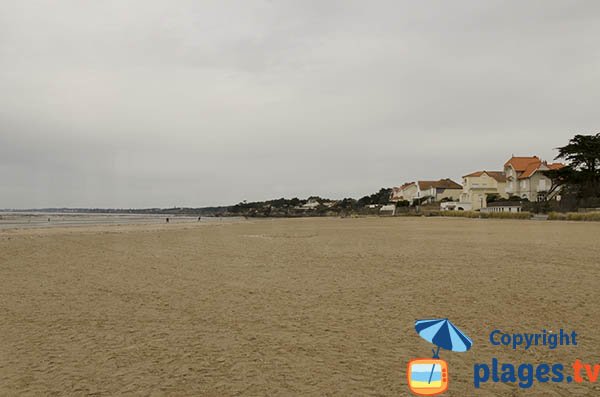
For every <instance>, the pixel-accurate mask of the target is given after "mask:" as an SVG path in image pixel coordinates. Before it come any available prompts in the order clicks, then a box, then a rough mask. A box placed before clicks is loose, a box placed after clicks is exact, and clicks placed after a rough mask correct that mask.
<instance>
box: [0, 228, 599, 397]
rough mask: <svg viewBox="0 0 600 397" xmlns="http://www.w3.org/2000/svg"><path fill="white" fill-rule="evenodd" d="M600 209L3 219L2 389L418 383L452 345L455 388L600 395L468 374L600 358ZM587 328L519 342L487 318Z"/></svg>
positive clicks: (224, 392)
mask: <svg viewBox="0 0 600 397" xmlns="http://www.w3.org/2000/svg"><path fill="white" fill-rule="evenodd" d="M599 258H600V224H598V223H596V224H593V223H570V222H535V221H511V220H476V219H441V218H427V219H425V218H423V219H420V218H366V219H331V218H330V219H294V220H264V221H249V222H241V223H234V224H223V225H217V224H213V225H210V224H206V225H204V224H198V225H142V226H101V227H85V228H71V229H47V230H22V231H14V230H4V231H0V294H1V299H0V319H1V322H0V395H3V396H4V395H17V394H29V395H106V396H108V395H117V394H133V395H182V396H183V395H212V396H229V395H250V396H254V395H282V396H283V395H302V396H304V395H314V396H321V395H340V396H349V395H386V396H400V395H408V391H407V388H406V381H405V367H406V364H407V362H408V361H409V360H410V359H411V358H417V357H429V356H430V354H431V345H430V344H429V343H427V342H426V341H424V340H422V339H421V338H419V337H418V335H417V334H416V333H415V331H414V327H413V324H414V320H415V319H417V318H426V317H449V318H450V319H451V320H452V321H453V322H454V323H455V324H456V325H458V326H460V327H461V328H462V329H463V330H464V331H465V332H466V333H467V334H469V335H470V336H471V338H472V339H473V341H474V346H473V349H472V350H471V351H469V352H467V353H451V352H444V351H442V354H441V356H442V358H444V359H446V360H447V361H448V364H449V371H450V379H451V382H450V391H449V393H448V395H452V396H470V395H508V396H510V395H517V394H522V395H540V396H541V395H545V396H552V395H565V396H566V395H597V394H600V389H599V388H600V383H598V385H590V384H581V385H576V384H566V383H564V384H555V383H548V384H539V383H536V384H534V386H533V388H532V389H529V390H527V391H522V390H520V389H518V388H517V387H516V386H515V385H508V384H493V383H487V384H484V385H483V387H482V388H481V389H480V390H478V391H476V390H475V389H474V387H473V380H472V377H473V364H474V363H477V362H488V363H489V362H490V360H491V358H492V357H498V358H499V359H500V360H505V361H508V362H513V363H516V364H519V363H521V362H531V363H540V362H550V363H552V362H562V363H565V364H569V363H570V362H571V361H573V360H574V359H575V358H580V359H583V360H587V361H589V362H593V363H600V332H599V327H600V306H599V304H598V298H599V294H598V288H599V286H600V283H599V281H600V266H599V263H598V262H599ZM561 327H562V328H564V329H565V330H568V331H570V330H576V331H577V332H578V334H579V346H577V347H563V348H558V349H556V350H553V351H551V350H549V349H547V348H544V347H538V348H533V349H532V350H530V351H528V352H523V351H517V352H513V351H512V350H510V349H507V348H500V347H493V346H491V345H490V344H489V342H488V335H489V332H490V331H491V330H493V329H494V328H500V329H503V330H507V331H511V332H539V331H540V330H541V329H543V328H545V329H552V330H555V331H557V330H558V329H559V328H561Z"/></svg>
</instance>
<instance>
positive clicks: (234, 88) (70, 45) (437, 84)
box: [0, 0, 600, 208]
mask: <svg viewBox="0 0 600 397" xmlns="http://www.w3.org/2000/svg"><path fill="white" fill-rule="evenodd" d="M599 38H600V2H598V1H595V0H591V1H549V0H543V1H542V0H540V1H523V0H519V1H479V0H473V1H456V0H454V1H389V2H376V1H356V2H352V1H339V2H338V1H323V0H318V1H312V2H311V1H305V0H302V1H300V0H298V1H248V0H243V1H241V0H240V1H236V2H233V1H214V2H209V1H197V0H196V1H181V0H177V1H174V0H171V1H169V0H164V1H154V0H142V1H124V0H118V1H106V0H103V1H82V0H73V1H67V0H53V1H34V0H31V1H28V0H15V1H5V0H0V93H1V94H0V208H30V207H63V206H69V207H120V208H121V207H124V208H129V207H169V206H206V205H219V204H234V203H236V202H239V201H241V200H244V199H247V200H263V199H269V198H276V197H282V196H285V197H294V196H298V197H301V198H302V197H306V196H308V195H313V194H316V195H320V196H324V197H331V198H342V197H348V196H350V197H355V198H357V197H360V196H362V195H365V194H368V193H371V192H373V191H376V190H378V189H379V188H380V187H382V186H386V187H388V186H394V185H400V184H401V183H403V182H406V181H410V180H416V179H439V178H445V177H451V178H455V179H456V180H457V181H458V182H460V180H459V179H458V178H460V176H461V175H464V174H466V173H469V172H472V171H476V170H480V169H487V170H495V169H501V167H502V164H503V163H504V161H506V160H507V158H508V157H510V155H511V154H513V153H514V154H515V155H533V154H537V155H538V156H542V157H543V158H546V159H549V160H551V159H552V158H553V157H554V156H555V154H556V153H555V151H554V150H553V148H555V147H557V146H560V145H564V144H566V143H567V141H568V139H569V138H570V137H571V136H572V135H573V134H575V133H592V132H598V131H599V130H600V128H599V127H600V111H599V106H600V40H599Z"/></svg>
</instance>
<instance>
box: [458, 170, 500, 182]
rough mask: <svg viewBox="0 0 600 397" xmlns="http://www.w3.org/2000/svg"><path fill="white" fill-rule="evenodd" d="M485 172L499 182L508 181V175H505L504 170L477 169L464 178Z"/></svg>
mask: <svg viewBox="0 0 600 397" xmlns="http://www.w3.org/2000/svg"><path fill="white" fill-rule="evenodd" d="M484 173H485V174H487V175H489V176H490V177H491V178H494V179H495V180H497V181H498V182H506V175H504V172H502V171H485V170H484V171H476V172H472V173H470V174H468V175H464V176H463V178H468V177H478V176H481V175H483V174H484Z"/></svg>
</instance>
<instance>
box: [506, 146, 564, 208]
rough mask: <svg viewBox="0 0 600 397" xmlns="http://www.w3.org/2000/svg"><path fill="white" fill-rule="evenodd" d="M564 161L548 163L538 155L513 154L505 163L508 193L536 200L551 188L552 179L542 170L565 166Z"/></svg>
mask: <svg viewBox="0 0 600 397" xmlns="http://www.w3.org/2000/svg"><path fill="white" fill-rule="evenodd" d="M564 166H565V165H564V164H562V163H547V162H546V161H542V160H541V159H540V158H539V157H537V156H532V157H515V156H512V157H511V158H510V159H509V160H508V161H507V162H506V163H505V164H504V173H505V175H506V179H507V185H506V194H508V195H509V196H518V197H520V198H523V199H528V200H530V201H536V200H537V199H538V195H539V194H540V193H545V192H547V191H548V190H550V187H551V186H552V181H551V180H550V178H548V177H547V176H545V175H544V174H543V173H542V171H548V170H555V169H560V168H562V167H564Z"/></svg>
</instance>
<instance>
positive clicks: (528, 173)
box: [519, 161, 565, 179]
mask: <svg viewBox="0 0 600 397" xmlns="http://www.w3.org/2000/svg"><path fill="white" fill-rule="evenodd" d="M542 165H544V166H546V167H548V168H549V169H551V170H558V169H561V168H562V167H564V166H565V165H564V164H562V163H551V164H547V163H546V162H545V161H544V162H540V163H539V164H535V163H531V164H529V166H527V168H526V169H525V171H523V173H522V174H521V175H519V179H525V178H529V177H530V176H531V175H533V174H535V172H536V171H537V170H539V169H540V167H541V166H542Z"/></svg>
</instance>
